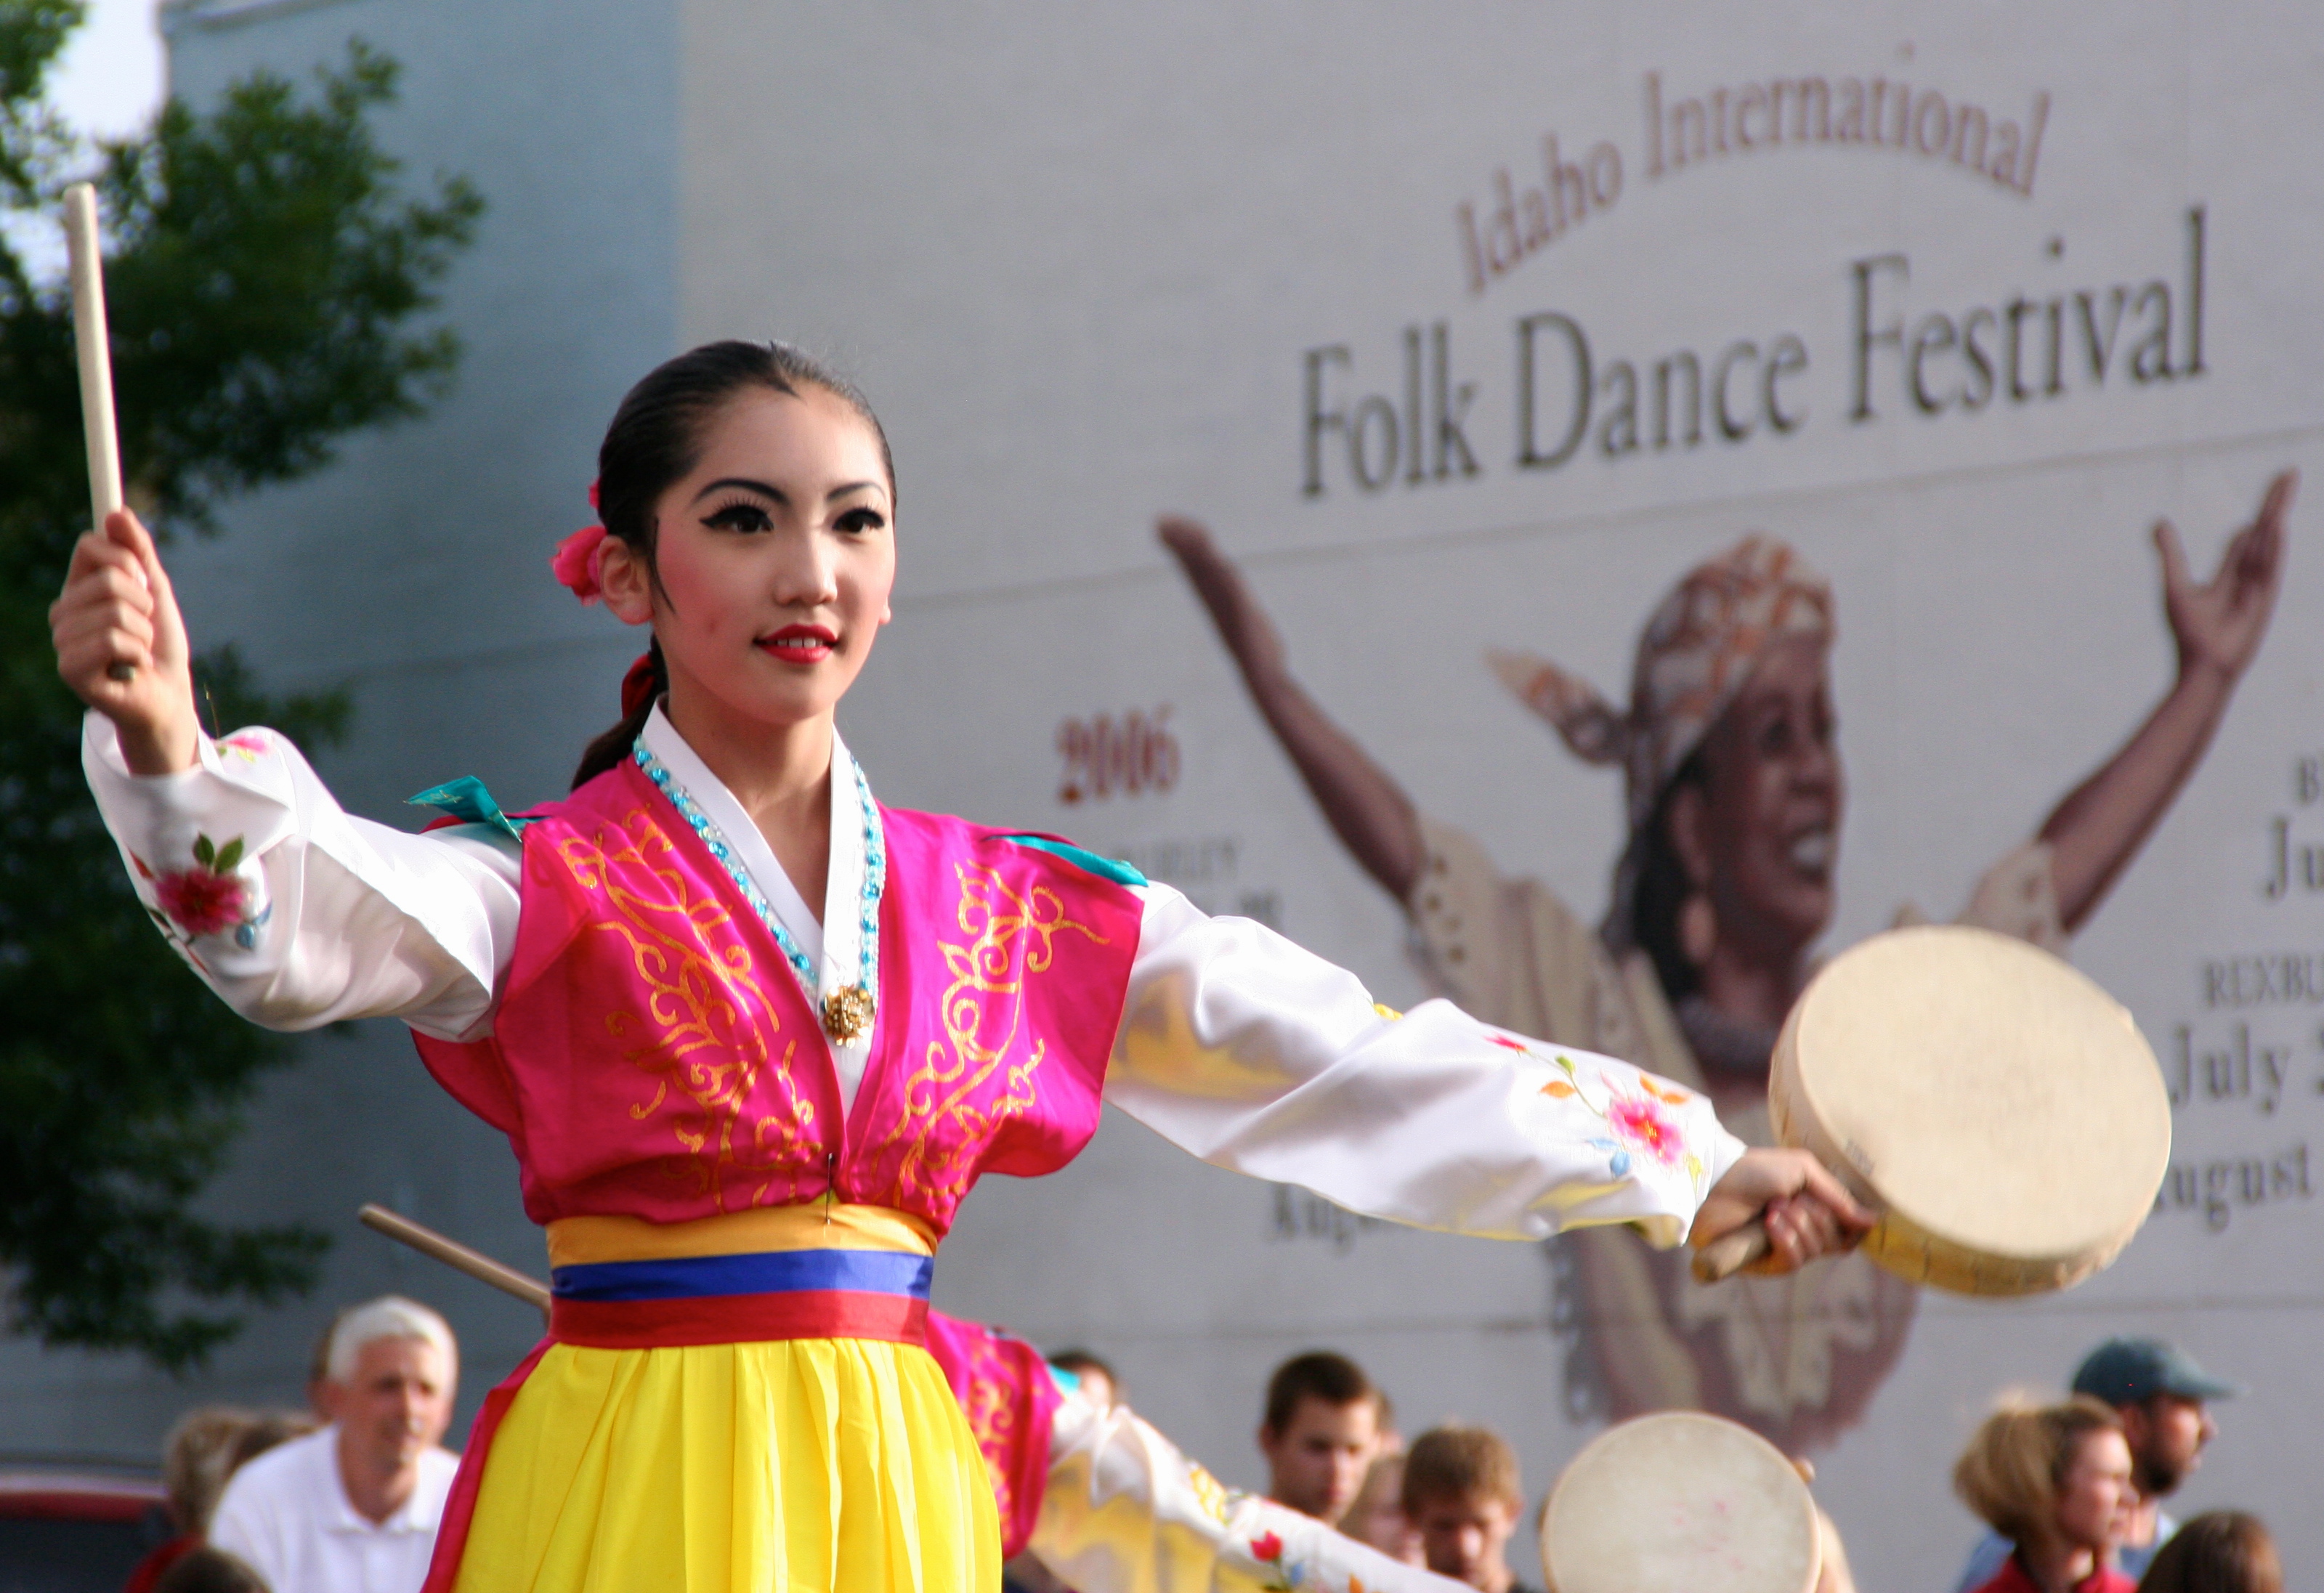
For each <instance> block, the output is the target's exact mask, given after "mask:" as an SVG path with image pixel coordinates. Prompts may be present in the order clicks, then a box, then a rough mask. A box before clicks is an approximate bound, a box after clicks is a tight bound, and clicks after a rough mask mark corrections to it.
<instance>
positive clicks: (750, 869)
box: [640, 703, 878, 1106]
mask: <svg viewBox="0 0 2324 1593" xmlns="http://www.w3.org/2000/svg"><path fill="white" fill-rule="evenodd" d="M640 739H641V740H642V741H644V742H645V744H646V750H648V751H650V752H651V753H652V754H653V755H654V756H655V757H656V758H658V759H659V760H661V766H662V767H663V768H664V769H668V770H669V776H670V778H672V779H674V780H676V781H677V782H678V787H679V788H680V789H682V790H684V791H685V793H686V794H687V796H691V797H692V798H693V799H694V801H695V803H696V806H699V807H700V808H701V809H702V811H703V812H704V813H705V814H706V815H709V818H710V822H711V823H712V824H715V825H717V826H718V828H719V831H720V833H723V834H724V836H725V837H726V844H727V846H728V848H729V849H730V850H732V852H733V854H734V858H735V861H737V862H739V863H741V864H742V870H743V872H745V873H746V874H748V875H750V877H751V882H752V884H754V885H756V886H757V887H758V888H759V892H760V894H761V895H762V896H764V897H765V898H767V905H768V906H769V907H772V908H773V909H774V913H775V917H776V919H777V920H778V921H779V923H780V924H781V925H782V926H783V930H784V933H786V934H788V935H789V936H790V937H791V942H792V944H795V945H797V946H798V949H799V951H800V952H801V953H803V954H804V955H805V956H806V957H807V963H808V965H809V966H810V967H812V968H814V969H815V971H816V996H817V998H818V1000H817V1002H816V1005H817V1006H820V999H821V998H823V997H826V996H829V995H831V994H832V993H833V992H834V991H836V990H845V989H846V988H848V987H849V986H851V985H854V984H858V983H861V982H862V979H863V928H862V897H863V867H864V858H863V808H862V799H861V798H860V797H859V796H857V794H856V772H855V760H854V759H853V757H852V756H851V755H850V754H849V753H848V750H847V743H846V742H845V741H842V740H841V739H840V735H839V731H838V729H837V727H836V726H835V727H834V728H833V730H832V732H831V856H830V860H829V863H828V871H829V875H830V879H829V883H828V884H827V885H826V886H825V890H824V897H823V921H822V922H821V923H820V924H818V923H816V917H815V915H814V914H813V913H810V912H809V911H807V898H804V897H802V896H801V895H800V894H799V889H798V886H797V885H795V884H793V883H792V882H791V877H790V876H789V875H788V874H787V873H785V872H784V871H783V866H782V863H781V862H780V861H779V860H778V859H777V858H776V856H775V852H774V848H772V847H771V846H769V845H768V844H767V838H766V836H765V835H763V834H761V833H760V830H759V826H758V825H757V824H755V823H753V822H752V818H751V815H749V814H748V813H746V812H745V811H743V808H742V803H740V802H739V801H737V800H736V799H735V797H734V794H733V792H732V791H729V790H728V789H727V788H726V785H725V782H724V781H723V780H721V779H720V778H718V777H717V776H716V775H715V774H713V773H711V772H710V766H709V765H708V764H706V763H705V762H703V761H702V760H701V759H700V758H699V757H697V756H696V754H695V750H694V749H693V748H692V747H689V746H687V744H686V738H685V737H684V736H682V735H680V734H678V729H677V727H676V726H675V725H673V724H671V723H670V722H669V717H668V716H667V715H665V714H663V713H662V709H661V704H659V703H657V704H654V710H653V712H652V713H651V714H649V715H647V717H646V724H645V729H644V731H643V732H641V738H640ZM873 994H874V996H875V997H876V996H877V994H878V992H877V991H874V992H873ZM876 1022H877V1018H876V1017H875V1018H874V1023H875V1024H876ZM825 1042H826V1043H827V1044H828V1045H830V1047H831V1054H832V1060H833V1061H834V1062H835V1064H837V1066H838V1070H839V1092H840V1098H841V1100H842V1102H843V1104H844V1105H845V1106H853V1104H854V1100H855V1088H856V1086H857V1085H858V1084H859V1083H861V1082H862V1078H863V1064H864V1060H865V1059H866V1058H867V1057H868V1056H869V1055H870V1054H871V1030H869V1029H867V1030H866V1031H865V1032H864V1033H863V1034H862V1036H858V1037H857V1038H856V1039H855V1040H853V1041H851V1042H848V1043H846V1044H844V1045H843V1044H841V1043H840V1042H838V1041H836V1040H832V1039H830V1037H829V1036H825Z"/></svg>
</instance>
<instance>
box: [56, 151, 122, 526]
mask: <svg viewBox="0 0 2324 1593" xmlns="http://www.w3.org/2000/svg"><path fill="white" fill-rule="evenodd" d="M65 247H66V251H67V253H69V255H70V257H71V262H72V303H73V348H74V350H75V352H76V353H78V355H80V429H81V437H82V438H83V440H84V441H86V442H87V443H88V498H89V507H90V508H91V510H93V511H95V513H96V516H97V527H98V529H100V530H101V529H103V528H104V525H105V517H106V515H108V514H111V513H112V512H113V511H115V510H116V509H118V508H120V507H121V442H120V439H119V437H116V436H115V432H114V428H113V360H112V357H111V352H110V349H109V347H108V345H107V344H106V331H105V259H104V256H103V254H102V253H100V252H99V251H98V248H97V190H96V189H94V188H91V187H90V186H89V185H88V183H85V182H77V183H75V184H73V185H72V187H70V188H69V189H65Z"/></svg>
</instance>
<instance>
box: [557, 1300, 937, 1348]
mask: <svg viewBox="0 0 2324 1593" xmlns="http://www.w3.org/2000/svg"><path fill="white" fill-rule="evenodd" d="M927 1320H928V1303H927V1301H925V1300H918V1299H915V1298H913V1297H912V1296H910V1295H908V1294H864V1293H861V1292H858V1291H855V1290H851V1289H794V1290H787V1291H785V1292H783V1293H781V1294H703V1295H696V1296H693V1297H691V1298H687V1299H679V1300H567V1299H558V1300H556V1301H554V1302H553V1303H551V1304H550V1306H549V1337H550V1338H551V1339H553V1340H556V1341H557V1342H558V1343H560V1344H577V1345H581V1346H583V1347H584V1348H586V1349H661V1348H664V1347H667V1346H671V1345H680V1344H751V1343H765V1342H768V1341H770V1340H782V1339H879V1340H886V1341H887V1342H889V1343H891V1344H918V1345H925V1344H926V1343H927Z"/></svg>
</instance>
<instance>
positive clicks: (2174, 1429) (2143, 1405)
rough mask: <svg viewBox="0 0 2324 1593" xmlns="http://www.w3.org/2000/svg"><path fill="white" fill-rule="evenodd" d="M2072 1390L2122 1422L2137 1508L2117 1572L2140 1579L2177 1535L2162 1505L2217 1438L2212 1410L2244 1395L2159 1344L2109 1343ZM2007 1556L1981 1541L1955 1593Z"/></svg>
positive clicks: (1963, 1592)
mask: <svg viewBox="0 0 2324 1593" xmlns="http://www.w3.org/2000/svg"><path fill="white" fill-rule="evenodd" d="M2074 1392H2075V1393H2076V1394H2086V1395H2089V1396H2090V1397H2091V1398H2092V1399H2096V1400H2099V1401H2102V1402H2104V1403H2105V1404H2110V1405H2112V1406H2113V1407H2114V1409H2115V1413H2116V1415H2118V1416H2120V1417H2121V1418H2122V1434H2123V1437H2124V1438H2125V1439H2126V1440H2127V1441H2129V1444H2130V1463H2131V1483H2132V1486H2133V1487H2135V1488H2136V1489H2137V1490H2138V1504H2137V1506H2135V1508H2134V1509H2133V1510H2132V1512H2131V1518H2130V1527H2129V1531H2128V1532H2127V1533H2126V1534H2125V1535H2124V1538H2123V1542H2122V1547H2121V1548H2120V1549H2118V1550H2117V1551H2116V1554H2115V1565H2116V1570H2120V1571H2121V1572H2122V1573H2123V1574H2124V1575H2125V1576H2126V1577H2131V1578H2134V1579H2135V1578H2138V1577H2141V1576H2144V1575H2145V1573H2146V1566H2147V1562H2148V1561H2151V1560H2153V1558H2154V1552H2155V1551H2156V1550H2157V1549H2160V1548H2162V1547H2163V1544H2164V1543H2165V1542H2169V1541H2170V1537H2171V1534H2172V1533H2174V1532H2176V1531H2178V1530H2179V1524H2178V1523H2177V1522H2175V1521H2173V1520H2172V1519H2171V1517H2170V1516H2168V1515H2164V1514H2163V1507H2162V1503H2161V1501H2162V1499H2163V1496H2165V1495H2167V1494H2169V1493H2170V1492H2172V1490H2173V1489H2174V1488H2176V1487H2178V1486H2179V1485H2180V1484H2181V1482H2183V1481H2185V1480H2186V1478H2187V1474H2188V1473H2189V1472H2190V1471H2192V1470H2193V1469H2195V1468H2196V1467H2198V1466H2199V1465H2201V1464H2202V1463H2203V1446H2204V1445H2205V1444H2208V1443H2209V1442H2210V1441H2211V1440H2212V1439H2213V1438H2215V1437H2217V1436H2218V1431H2219V1428H2218V1423H2216V1422H2214V1421H2213V1420H2212V1419H2211V1413H2210V1409H2209V1405H2210V1402H2211V1401H2212V1400H2215V1399H2226V1398H2228V1397H2229V1396H2230V1395H2236V1394H2239V1393H2241V1392H2242V1390H2241V1389H2240V1388H2238V1387H2237V1386H2236V1385H2235V1384H2233V1383H2229V1382H2226V1381H2224V1380H2223V1379H2220V1378H2218V1377H2212V1376H2211V1375H2210V1374H2209V1372H2206V1371H2205V1370H2203V1368H2202V1367H2199V1366H2197V1365H2196V1364H2195V1358H2194V1357H2192V1356H2190V1355H2189V1354H2188V1353H2187V1352H2186V1351H2185V1350H2183V1349H2180V1348H2179V1347H2178V1346H2177V1345H2175V1344H2171V1343H2167V1342H2165V1341H2164V1340H2161V1339H2109V1340H2107V1341H2106V1342H2105V1343H2103V1344H2101V1345H2099V1346H2098V1348H2097V1349H2093V1350H2091V1351H2090V1352H2089V1354H2088V1355H2086V1356H2084V1357H2083V1358H2082V1364H2081V1365H2080V1367H2077V1368H2075V1371H2074ZM2009 1552H2010V1544H2009V1540H2008V1539H2007V1538H2005V1537H2003V1536H2002V1535H2001V1534H2000V1533H1995V1532H1988V1533H1986V1534H1985V1536H1984V1537H1982V1538H1980V1539H1979V1540H1978V1545H1977V1547H1976V1548H1975V1549H1972V1550H1971V1551H1969V1564H1968V1566H1967V1567H1966V1568H1965V1569H1964V1570H1962V1572H1961V1579H1960V1584H1959V1585H1958V1586H1957V1587H1956V1588H1954V1593H1969V1589H1970V1588H1977V1587H1980V1586H1982V1585H1983V1584H1984V1583H1986V1582H1987V1581H1989V1580H1991V1579H1992V1578H1993V1576H1994V1574H1995V1573H1996V1572H1997V1571H1999V1570H2001V1562H2002V1561H2005V1560H2007V1559H2008V1558H2009Z"/></svg>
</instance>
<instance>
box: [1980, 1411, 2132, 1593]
mask: <svg viewBox="0 0 2324 1593" xmlns="http://www.w3.org/2000/svg"><path fill="white" fill-rule="evenodd" d="M1953 1488H1954V1490H1955V1491H1956V1492H1958V1493H1959V1494H1960V1496H1961V1499H1962V1501H1963V1502H1964V1503H1965V1504H1967V1505H1968V1506H1969V1508H1970V1509H1972V1510H1974V1511H1976V1512H1977V1513H1978V1515H1980V1516H1982V1517H1984V1518H1985V1521H1986V1524H1987V1525H1988V1526H1990V1527H1992V1528H1993V1530H1994V1531H1995V1532H1997V1533H2000V1534H2001V1535H2002V1536H2003V1537H2005V1538H2006V1539H2007V1540H2009V1542H2010V1544H2011V1546H2012V1548H2011V1553H2010V1555H2009V1557H2008V1559H2006V1561H2003V1562H2002V1565H2001V1569H2000V1570H1997V1571H1996V1572H1995V1573H1994V1574H1993V1576H1992V1577H1991V1578H1990V1579H1988V1580H1987V1581H1986V1582H1985V1583H1984V1585H1983V1589H1982V1593H2135V1590H2136V1588H2137V1584H2136V1583H2135V1582H2133V1581H2132V1580H2131V1579H2129V1578H2128V1577H2126V1576H2124V1575H2123V1574H2122V1573H2121V1572H2120V1571H2118V1570H2115V1569H2114V1567H2113V1564H2112V1563H2111V1562H2112V1560H2113V1557H2114V1551H2115V1546H2116V1544H2117V1543H2118V1542H2120V1541H2121V1537H2122V1532H2123V1526H2124V1523H2125V1520H2126V1516H2127V1515H2128V1513H2129V1510H2130V1506H2131V1504H2132V1502H2133V1500H2134V1499H2135V1493H2134V1492H2133V1490H2132V1487H2131V1464H2130V1445H2129V1444H2128V1443H2127V1442H2126V1441H2124V1439H2123V1435H2122V1419H2121V1418H2120V1417H2119V1416H2116V1414H2115V1413H2114V1411H2113V1409H2112V1407H2110V1406H2108V1405H2107V1404H2102V1403H2101V1402H2099V1401H2098V1400H2095V1399H2092V1398H2090V1397H2089V1396H2088V1395H2075V1396H2074V1397H2073V1398H2071V1399H2070V1400H2067V1401H2066V1402H2065V1403H2064V1404H2053V1405H2041V1406H2027V1405H2014V1406H2006V1407H2004V1408H2003V1409H2001V1410H1998V1411H1996V1412H1995V1413H1993V1414H1992V1415H1990V1416H1987V1418H1986V1419H1985V1424H1984V1425H1983V1426H1981V1427H1979V1428H1978V1430H1977V1436H1976V1437H1974V1438H1972V1439H1970V1440H1969V1448H1968V1450H1966V1451H1964V1452H1963V1454H1962V1455H1961V1458H1960V1461H1959V1462H1958V1463H1957V1464H1956V1465H1955V1466H1954V1467H1953Z"/></svg>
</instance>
